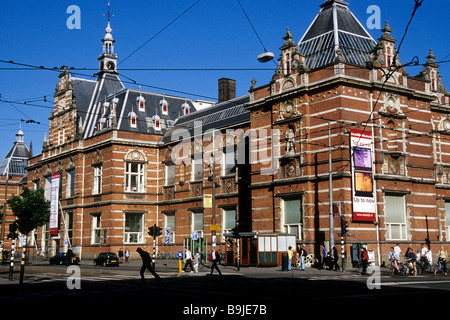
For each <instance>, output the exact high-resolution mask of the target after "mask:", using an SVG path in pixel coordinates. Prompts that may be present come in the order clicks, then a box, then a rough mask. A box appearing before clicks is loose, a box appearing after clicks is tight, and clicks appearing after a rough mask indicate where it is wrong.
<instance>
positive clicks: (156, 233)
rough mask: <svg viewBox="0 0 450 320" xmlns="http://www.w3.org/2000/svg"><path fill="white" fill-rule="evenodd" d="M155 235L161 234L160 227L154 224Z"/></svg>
mask: <svg viewBox="0 0 450 320" xmlns="http://www.w3.org/2000/svg"><path fill="white" fill-rule="evenodd" d="M155 228H156V229H155V237H159V236H160V235H162V229H163V228H161V227H158V226H156V225H155Z"/></svg>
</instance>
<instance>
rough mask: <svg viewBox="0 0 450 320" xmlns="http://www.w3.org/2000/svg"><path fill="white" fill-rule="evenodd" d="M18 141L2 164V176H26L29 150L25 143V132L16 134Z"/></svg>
mask: <svg viewBox="0 0 450 320" xmlns="http://www.w3.org/2000/svg"><path fill="white" fill-rule="evenodd" d="M16 137H17V138H16V141H15V142H14V145H13V146H12V148H11V149H10V150H9V152H8V154H7V155H6V156H5V158H4V159H3V161H2V162H1V163H0V174H1V175H2V176H4V175H6V174H7V173H8V175H10V176H25V175H26V173H27V171H26V167H27V166H28V157H29V154H30V152H29V150H28V147H27V145H26V144H25V142H24V141H23V132H22V130H19V131H18V132H17V134H16Z"/></svg>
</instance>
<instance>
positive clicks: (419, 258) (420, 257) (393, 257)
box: [389, 243, 447, 276]
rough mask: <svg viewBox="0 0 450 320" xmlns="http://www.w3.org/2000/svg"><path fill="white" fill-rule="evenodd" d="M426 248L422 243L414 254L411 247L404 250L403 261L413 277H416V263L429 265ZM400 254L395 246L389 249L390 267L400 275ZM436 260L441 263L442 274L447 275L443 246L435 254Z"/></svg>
mask: <svg viewBox="0 0 450 320" xmlns="http://www.w3.org/2000/svg"><path fill="white" fill-rule="evenodd" d="M428 250H429V249H428V247H427V245H426V244H425V243H422V246H421V249H420V250H418V251H417V253H415V252H414V250H413V249H412V248H411V247H408V248H407V249H406V252H405V255H404V259H405V262H406V263H407V264H408V265H409V266H410V268H411V269H412V272H413V275H414V276H416V275H417V263H418V262H420V263H421V264H422V265H426V264H429V261H428V257H427V255H428V252H429V251H428ZM401 254H402V250H401V249H400V247H399V245H398V244H397V245H396V246H395V247H391V251H390V252H389V261H390V262H391V265H392V267H393V268H394V272H397V273H400V257H401ZM436 258H437V259H439V260H440V261H441V262H442V265H443V271H444V274H445V275H447V251H446V250H445V248H444V246H441V247H440V249H439V251H438V253H437V254H436Z"/></svg>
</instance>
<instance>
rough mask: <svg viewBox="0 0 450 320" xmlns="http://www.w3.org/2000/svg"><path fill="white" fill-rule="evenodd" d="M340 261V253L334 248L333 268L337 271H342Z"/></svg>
mask: <svg viewBox="0 0 450 320" xmlns="http://www.w3.org/2000/svg"><path fill="white" fill-rule="evenodd" d="M338 260H339V254H338V251H337V249H336V247H333V267H334V270H336V271H339V270H341V269H340V268H339V263H338Z"/></svg>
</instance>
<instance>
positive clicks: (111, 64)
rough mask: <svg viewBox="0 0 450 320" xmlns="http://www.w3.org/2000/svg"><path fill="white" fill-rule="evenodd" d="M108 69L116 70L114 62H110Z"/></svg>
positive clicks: (107, 65)
mask: <svg viewBox="0 0 450 320" xmlns="http://www.w3.org/2000/svg"><path fill="white" fill-rule="evenodd" d="M106 67H107V68H108V70H114V62H112V61H108V63H107V64H106Z"/></svg>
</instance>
